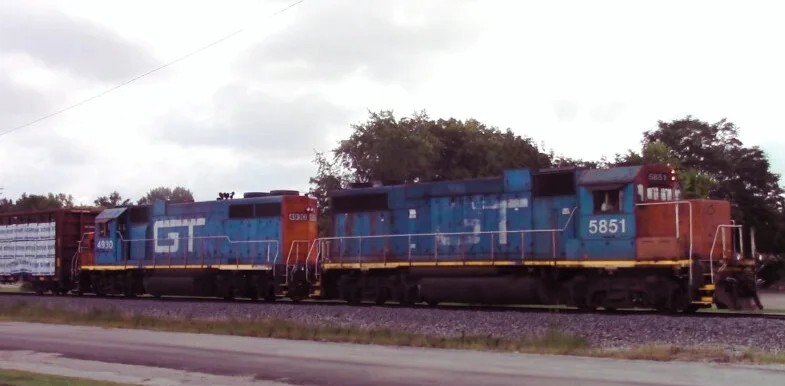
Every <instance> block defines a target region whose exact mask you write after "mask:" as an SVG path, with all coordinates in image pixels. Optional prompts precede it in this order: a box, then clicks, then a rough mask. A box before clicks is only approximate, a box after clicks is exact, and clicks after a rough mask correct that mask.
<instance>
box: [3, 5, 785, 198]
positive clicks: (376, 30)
mask: <svg viewBox="0 0 785 386" xmlns="http://www.w3.org/2000/svg"><path fill="white" fill-rule="evenodd" d="M293 2H294V1H293V0H290V1H271V0H267V1H262V0H233V1H231V2H219V1H194V0H188V1H186V0H170V1H167V2H153V1H151V0H137V1H113V2H106V1H100V0H92V1H88V0H70V1H68V2H62V1H55V0H39V1H36V2H30V1H23V0H0V133H6V132H7V131H9V130H11V129H13V128H16V127H18V126H20V125H24V124H26V123H28V122H31V121H34V120H37V119H39V118H42V117H44V116H46V115H48V114H50V113H53V112H55V111H58V110H60V109H63V108H65V107H68V106H71V105H73V104H76V103H78V102H80V101H82V100H85V99H87V98H91V97H94V96H95V95H98V94H99V93H102V92H104V91H106V90H108V89H110V88H113V87H115V86H118V85H120V84H122V83H124V82H126V81H128V80H130V79H132V78H134V77H137V76H139V75H141V74H144V73H146V72H148V71H151V70H153V69H155V68H158V67H159V66H161V65H163V64H165V63H169V62H171V61H173V60H176V59H178V58H181V57H182V56H183V55H186V54H188V53H190V52H193V51H195V50H198V49H200V48H202V47H205V46H207V45H208V44H210V43H212V42H215V41H216V40H218V39H220V38H221V37H225V36H227V35H229V34H232V33H233V32H237V31H239V33H236V34H234V35H231V36H230V37H229V38H227V39H225V40H223V41H221V42H220V43H218V44H215V45H213V46H211V47H209V48H207V49H204V50H202V51H199V52H198V53H196V54H193V55H191V56H188V57H187V58H185V59H183V60H181V61H178V62H176V63H174V64H172V65H170V66H167V67H165V68H163V69H161V70H159V71H156V72H153V73H151V74H150V75H148V76H145V77H143V78H140V79H138V80H136V81H134V82H132V83H129V84H127V85H125V86H123V87H120V88H117V89H116V90H114V91H112V92H110V93H107V94H105V95H103V96H101V97H98V98H96V99H93V100H91V101H89V102H87V103H84V104H82V105H80V106H78V107H76V108H73V109H70V110H68V111H66V112H64V113H62V114H58V115H55V116H53V117H51V118H48V119H44V120H42V121H40V122H37V123H35V124H33V125H30V126H27V127H25V128H22V129H19V130H16V131H13V132H9V133H6V134H4V135H0V187H1V188H3V190H2V191H0V197H9V198H17V197H18V196H19V195H21V194H22V193H23V192H27V193H36V194H46V193H48V192H55V193H59V192H62V193H66V194H71V195H73V196H74V197H75V199H76V201H77V203H83V204H91V203H92V201H93V199H95V198H96V197H98V196H100V195H106V194H108V193H110V192H112V191H114V190H117V191H118V192H120V194H121V195H123V197H125V198H131V199H133V200H137V199H139V198H140V197H142V196H143V195H144V194H145V193H146V192H147V191H148V190H150V189H151V188H154V187H157V186H169V187H175V186H184V187H186V188H188V189H190V190H191V191H192V192H193V193H194V197H195V198H196V199H197V200H212V199H214V198H215V197H216V196H217V193H218V192H230V191H235V192H237V193H238V194H239V193H241V192H246V191H268V190H275V189H296V190H300V191H307V190H308V188H309V182H308V179H309V178H310V177H311V176H313V175H314V174H315V172H316V167H315V165H314V164H313V158H314V154H315V152H316V151H325V152H327V151H329V150H331V149H333V148H334V147H335V146H336V144H337V142H338V141H340V140H341V139H343V138H347V137H348V136H349V135H350V133H351V125H352V124H355V123H360V122H362V121H365V120H366V119H367V117H368V111H380V110H393V111H394V112H395V115H396V116H398V117H402V116H409V115H411V114H412V113H413V112H415V111H419V110H425V111H427V112H428V114H429V115H430V116H431V117H432V118H449V117H454V118H457V119H469V118H474V119H478V120H480V121H482V122H483V123H485V124H487V125H490V126H495V127H498V128H500V129H507V128H510V129H512V130H513V131H514V132H516V133H517V134H520V135H525V136H529V137H531V138H533V139H534V140H535V141H536V142H537V143H539V144H544V145H545V147H546V149H553V150H554V151H555V152H556V153H557V154H562V155H567V156H571V157H577V158H584V159H599V158H600V157H602V156H603V155H605V156H609V157H612V156H613V155H614V154H615V153H623V152H625V151H626V150H627V149H633V150H639V149H640V139H641V135H642V133H643V131H645V130H650V129H654V128H656V126H657V122H658V121H660V120H663V121H669V120H674V119H679V118H683V117H685V116H687V115H692V116H693V117H694V118H697V119H701V120H704V121H708V122H716V121H719V120H720V119H723V118H726V119H728V120H729V121H731V122H733V123H735V124H736V125H737V126H738V127H739V128H740V139H741V140H742V141H743V142H744V143H745V145H748V146H753V145H757V146H760V147H761V148H762V149H763V150H764V151H766V153H767V155H768V156H769V159H770V161H771V163H772V170H773V171H774V172H776V173H780V174H785V134H782V128H783V127H782V125H783V124H782V119H781V118H780V116H779V114H780V111H781V108H782V106H783V105H785V93H783V90H785V70H783V69H785V51H783V50H782V49H781V46H782V43H781V38H782V37H783V36H785V24H783V23H781V22H780V15H782V11H783V7H785V6H783V5H779V4H777V2H776V1H770V2H764V1H746V2H730V1H688V2H685V1H681V2H678V1H658V2H648V3H643V2H630V1H626V2H625V1H603V0H597V1H592V2H586V1H558V0H557V1H548V2H543V1H538V2H535V1H512V0H510V1H501V0H498V1H493V0H491V1H479V0H444V1H440V0H429V1H409V0H399V1H394V2H381V1H367V0H305V1H303V2H302V3H300V4H297V5H296V6H294V7H291V8H289V9H288V10H286V11H284V12H280V13H277V14H275V13H276V12H277V11H279V10H281V9H283V8H285V7H287V6H289V5H290V4H292V3H293ZM598 138H599V139H601V141H602V142H601V143H603V145H602V146H597V145H593V144H594V143H597V142H596V139H598Z"/></svg>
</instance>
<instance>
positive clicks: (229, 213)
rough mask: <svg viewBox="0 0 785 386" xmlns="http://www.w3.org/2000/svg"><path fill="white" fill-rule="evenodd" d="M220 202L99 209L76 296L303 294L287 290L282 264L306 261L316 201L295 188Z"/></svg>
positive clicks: (304, 292)
mask: <svg viewBox="0 0 785 386" xmlns="http://www.w3.org/2000/svg"><path fill="white" fill-rule="evenodd" d="M223 198H224V196H222V197H221V199H219V200H215V201H206V202H188V203H167V202H165V201H156V202H154V203H153V204H152V205H138V206H130V207H120V208H113V209H107V210H104V211H103V212H101V213H100V214H99V215H98V216H97V217H96V220H95V225H96V226H95V235H94V241H92V244H93V246H94V248H91V249H92V250H93V251H94V252H93V253H84V254H83V255H82V257H81V264H80V266H81V269H80V271H81V275H80V282H79V288H80V291H81V292H88V291H89V292H95V293H97V294H99V295H103V294H125V295H128V296H133V295H138V294H143V293H148V294H152V295H155V296H161V295H195V296H222V297H224V298H234V297H250V298H254V299H255V298H265V299H267V300H274V299H275V297H276V296H277V295H282V294H287V295H288V296H290V297H292V298H295V299H301V298H303V297H305V296H307V295H308V289H307V288H306V287H302V286H300V287H296V288H295V287H294V286H291V285H289V284H290V283H291V280H290V279H291V276H292V271H291V270H287V266H289V267H295V266H298V265H300V264H301V263H303V262H304V259H305V258H306V257H307V253H308V249H307V247H308V245H309V244H310V241H311V240H313V239H314V238H315V237H316V235H317V216H316V200H315V199H314V198H312V197H307V196H303V195H300V194H298V193H297V192H294V191H272V192H270V193H251V194H246V195H245V196H244V197H243V198H238V199H223ZM301 244H302V245H301ZM298 282H300V283H305V281H304V280H299V281H298Z"/></svg>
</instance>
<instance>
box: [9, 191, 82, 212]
mask: <svg viewBox="0 0 785 386" xmlns="http://www.w3.org/2000/svg"><path fill="white" fill-rule="evenodd" d="M73 207H74V198H73V196H71V195H70V194H69V195H66V194H65V193H58V194H54V193H48V194H47V195H42V194H30V195H28V194H27V193H22V196H21V197H19V198H18V199H17V200H16V203H15V204H14V210H18V211H34V210H49V209H61V208H73Z"/></svg>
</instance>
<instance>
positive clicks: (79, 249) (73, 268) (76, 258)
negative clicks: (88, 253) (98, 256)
mask: <svg viewBox="0 0 785 386" xmlns="http://www.w3.org/2000/svg"><path fill="white" fill-rule="evenodd" d="M94 234H95V232H84V233H82V237H81V238H79V244H77V247H76V252H75V253H74V257H73V258H71V280H73V278H74V275H76V271H77V268H78V267H79V258H80V257H81V256H82V253H81V252H82V244H84V241H85V238H87V236H89V235H94Z"/></svg>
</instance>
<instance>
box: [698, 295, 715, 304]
mask: <svg viewBox="0 0 785 386" xmlns="http://www.w3.org/2000/svg"><path fill="white" fill-rule="evenodd" d="M700 302H701V303H709V304H711V303H712V302H714V298H713V297H711V296H701V300H700Z"/></svg>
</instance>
